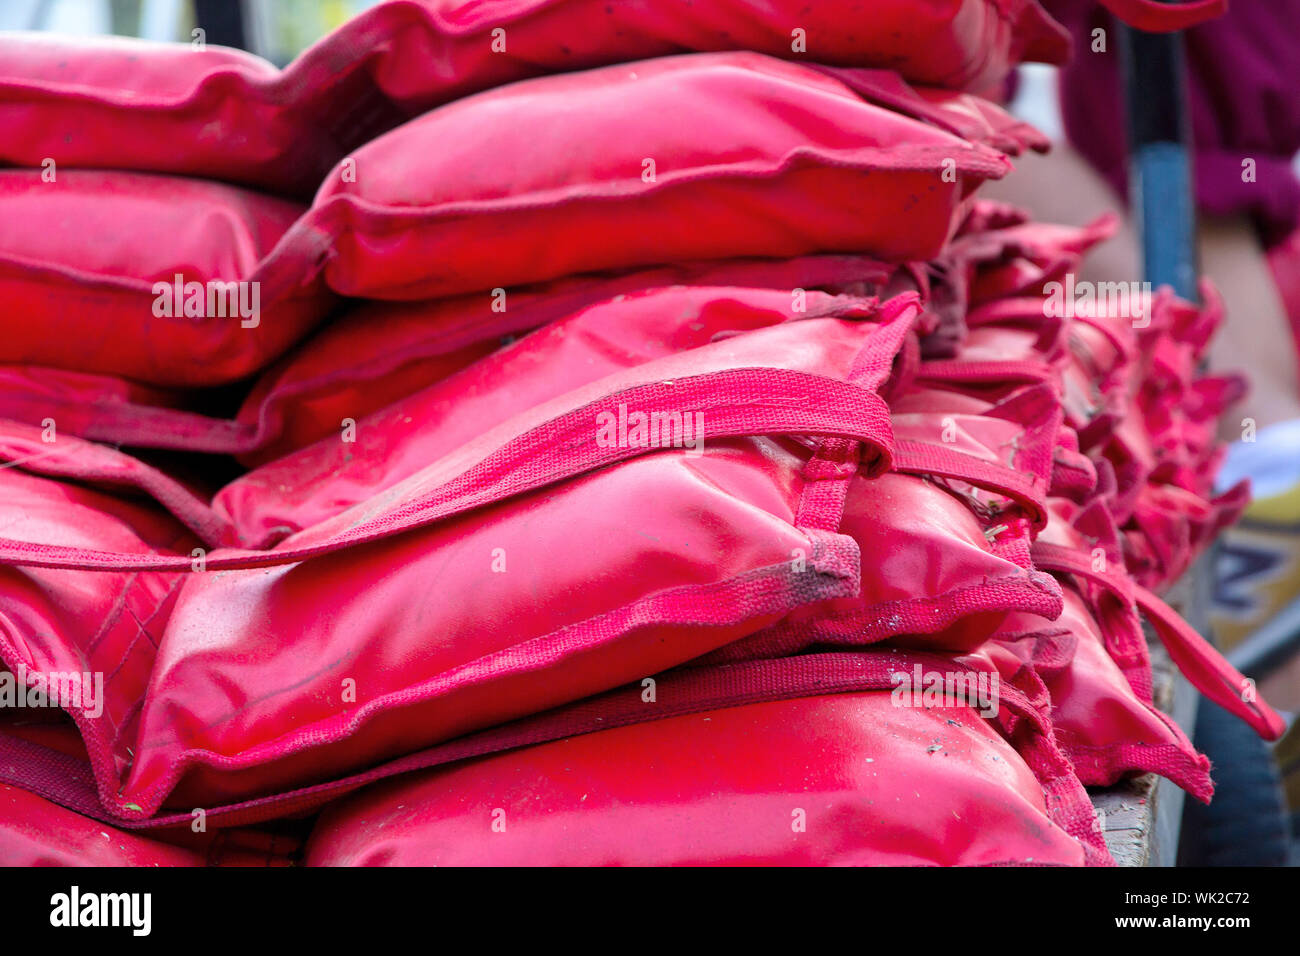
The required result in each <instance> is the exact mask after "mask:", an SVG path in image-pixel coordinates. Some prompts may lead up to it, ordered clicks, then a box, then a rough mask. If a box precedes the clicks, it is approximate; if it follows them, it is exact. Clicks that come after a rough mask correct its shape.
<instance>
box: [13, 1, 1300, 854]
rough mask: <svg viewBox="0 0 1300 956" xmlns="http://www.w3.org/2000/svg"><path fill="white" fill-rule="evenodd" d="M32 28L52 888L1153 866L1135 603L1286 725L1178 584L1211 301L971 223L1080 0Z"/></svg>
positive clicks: (1201, 439)
mask: <svg viewBox="0 0 1300 956" xmlns="http://www.w3.org/2000/svg"><path fill="white" fill-rule="evenodd" d="M462 7H464V9H461V8H462ZM652 7H653V8H654V9H653V10H652V9H651V8H652ZM593 19H594V20H595V21H597V22H598V23H599V24H601V25H600V26H594V25H593V23H592V21H593ZM805 21H807V22H805ZM578 24H581V26H578ZM846 24H851V25H854V26H855V27H857V29H847V28H846ZM576 37H581V38H582V39H581V40H580V41H579V40H577V39H574V38H576ZM0 46H6V48H7V49H8V48H9V47H12V48H13V50H14V51H15V52H14V55H13V56H12V57H7V58H6V59H5V60H4V62H5V64H6V66H5V67H4V68H3V69H5V70H9V71H11V74H12V75H6V76H3V77H0V127H5V128H8V127H11V126H12V127H13V128H15V129H19V130H21V131H23V136H21V137H17V138H8V139H6V140H5V144H4V146H3V147H0V159H4V160H5V161H8V162H13V163H19V164H22V165H23V166H24V167H25V168H16V169H8V170H0V185H4V194H3V196H0V203H4V204H7V205H8V210H9V211H11V212H12V213H13V215H12V216H6V217H2V218H0V221H3V222H5V223H12V224H13V225H11V226H10V227H9V229H12V232H10V233H9V235H7V236H6V235H5V232H6V231H7V230H6V229H5V227H0V281H3V282H5V283H6V285H5V287H4V288H5V289H6V291H9V292H10V293H11V296H12V301H14V302H21V303H22V309H21V310H17V309H16V310H13V311H10V312H8V313H6V315H5V317H4V321H5V324H6V331H8V330H9V329H10V327H12V328H13V330H14V331H13V334H12V335H8V334H7V335H6V336H5V337H3V338H0V361H3V362H5V363H8V364H7V366H6V367H5V368H4V369H3V370H0V414H3V415H4V416H6V417H5V419H4V420H3V421H0V459H2V460H3V464H4V467H3V468H0V486H2V487H3V493H2V494H0V537H2V538H3V540H0V661H2V662H3V665H4V666H5V667H6V668H7V674H4V675H0V676H8V677H10V678H11V680H10V681H9V685H10V687H11V688H12V690H13V694H12V696H13V699H14V701H15V706H12V707H0V757H3V759H0V784H3V785H4V787H5V789H4V790H3V792H0V860H3V861H5V862H32V861H38V860H40V861H49V862H74V863H76V862H82V863H125V862H142V863H161V864H204V863H210V864H211V863H216V864H223V863H232V864H234V863H265V864H276V863H283V862H306V863H309V864H319V865H336V864H354V863H392V864H402V863H530V864H583V863H615V862H623V863H738V862H758V863H857V864H869V863H881V864H895V863H928V864H935V863H938V864H1006V863H1036V864H1050V863H1059V864H1071V865H1073V864H1104V863H1108V862H1110V858H1109V854H1108V852H1107V850H1106V847H1105V844H1104V841H1103V840H1102V837H1101V833H1100V830H1099V828H1098V826H1097V823H1096V820H1095V818H1094V814H1093V811H1092V807H1091V804H1090V802H1089V799H1088V796H1087V793H1086V791H1085V789H1084V787H1085V785H1091V784H1099V785H1101V784H1107V783H1111V782H1114V781H1115V780H1117V779H1119V778H1120V777H1122V776H1124V775H1126V774H1130V773H1137V772H1145V771H1155V772H1159V773H1163V774H1165V775H1166V776H1169V777H1170V778H1171V779H1173V780H1175V781H1176V782H1178V783H1179V784H1180V785H1182V786H1184V787H1186V788H1187V789H1189V790H1190V791H1191V792H1193V793H1195V794H1196V795H1198V796H1200V797H1202V798H1205V797H1208V795H1209V793H1210V789H1211V788H1210V783H1209V778H1208V775H1207V769H1208V768H1207V766H1206V761H1205V760H1204V758H1203V757H1201V756H1200V755H1198V754H1197V753H1196V752H1195V751H1194V749H1193V748H1192V747H1191V745H1190V744H1189V743H1188V742H1187V739H1186V737H1185V735H1183V733H1182V732H1181V731H1180V730H1179V729H1178V728H1177V726H1176V725H1174V724H1173V723H1172V722H1171V721H1170V720H1169V719H1168V718H1167V717H1165V716H1164V715H1162V714H1160V713H1159V712H1158V711H1157V710H1156V709H1155V708H1154V707H1153V705H1152V702H1151V677H1150V666H1149V661H1148V658H1147V650H1146V644H1145V639H1144V637H1143V634H1142V629H1141V624H1140V619H1139V614H1142V615H1145V616H1146V617H1147V618H1148V619H1149V620H1150V621H1151V623H1152V626H1153V627H1154V628H1155V630H1156V632H1157V633H1158V634H1159V635H1160V637H1161V638H1162V640H1164V641H1165V642H1166V644H1167V646H1169V648H1170V651H1171V653H1172V654H1173V656H1174V658H1175V660H1176V661H1177V662H1178V663H1179V664H1180V665H1181V666H1183V668H1184V669H1185V671H1187V673H1188V675H1189V677H1191V678H1192V680H1193V681H1194V682H1196V683H1197V684H1198V686H1200V687H1202V689H1203V690H1205V692H1206V693H1207V694H1208V695H1210V696H1211V697H1212V698H1214V699H1216V700H1218V701H1219V702H1220V703H1223V704H1224V705H1225V706H1228V707H1230V709H1234V710H1235V711H1236V712H1237V713H1239V714H1241V715H1242V716H1243V717H1244V718H1246V719H1248V720H1251V721H1252V722H1253V723H1254V725H1255V726H1257V727H1258V728H1259V729H1260V730H1261V732H1262V733H1265V734H1275V733H1276V731H1277V729H1278V726H1277V718H1276V715H1274V714H1273V713H1272V712H1271V711H1270V710H1268V708H1267V706H1266V705H1264V704H1263V703H1262V702H1259V701H1255V700H1253V698H1252V699H1251V700H1243V699H1242V696H1241V694H1240V693H1239V688H1237V687H1236V686H1235V682H1236V681H1238V680H1239V679H1240V678H1239V675H1236V674H1235V672H1233V671H1231V669H1230V668H1228V667H1227V665H1226V663H1224V662H1223V661H1222V660H1221V658H1219V657H1218V656H1217V655H1216V654H1215V653H1214V652H1213V651H1212V649H1210V648H1209V647H1208V646H1207V645H1205V644H1204V642H1203V641H1201V639H1200V638H1199V637H1198V636H1197V635H1196V634H1195V633H1194V632H1192V631H1191V630H1190V628H1188V627H1187V626H1186V624H1185V623H1183V622H1182V621H1181V620H1180V619H1179V618H1178V617H1177V615H1176V614H1174V613H1173V611H1172V610H1170V609H1169V608H1168V607H1167V606H1166V605H1164V603H1163V602H1161V601H1160V599H1159V598H1158V597H1157V596H1156V595H1155V594H1154V593H1153V592H1152V591H1151V590H1150V588H1152V587H1155V588H1159V587H1160V586H1163V585H1164V584H1167V583H1168V582H1169V581H1170V580H1171V579H1172V578H1173V577H1175V576H1177V574H1178V573H1180V571H1181V569H1182V568H1183V567H1185V566H1186V562H1187V560H1188V559H1189V556H1190V555H1191V554H1193V553H1194V552H1195V551H1196V550H1197V549H1199V548H1201V547H1203V546H1204V544H1205V543H1206V541H1207V540H1208V538H1209V537H1210V536H1211V535H1212V534H1213V531H1214V530H1215V529H1216V528H1217V527H1219V526H1220V525H1221V524H1222V522H1224V521H1226V520H1229V519H1230V517H1231V515H1232V513H1233V510H1234V508H1235V507H1236V506H1237V504H1236V503H1237V501H1238V498H1234V497H1231V496H1229V497H1228V498H1220V499H1213V498H1211V497H1209V491H1208V484H1206V482H1208V480H1209V479H1208V477H1206V476H1207V473H1208V472H1209V471H1211V470H1212V466H1213V463H1214V456H1215V451H1214V448H1213V444H1212V441H1211V423H1212V419H1213V417H1214V415H1215V414H1216V413H1217V411H1218V410H1219V408H1220V407H1221V405H1222V403H1223V402H1224V401H1226V400H1228V399H1229V398H1230V397H1231V395H1232V391H1233V389H1232V386H1231V383H1229V382H1226V381H1217V380H1207V379H1203V378H1199V377H1197V375H1196V371H1195V366H1196V358H1197V356H1198V355H1199V351H1200V350H1201V349H1202V348H1203V346H1204V343H1205V340H1206V338H1207V337H1208V334H1209V333H1210V331H1212V329H1213V326H1214V325H1215V324H1216V322H1217V321H1218V315H1217V312H1216V311H1215V309H1214V308H1213V306H1212V305H1211V306H1209V307H1205V308H1201V307H1197V306H1194V305H1191V304H1188V303H1181V302H1177V301H1175V300H1173V299H1172V298H1171V297H1170V296H1168V295H1167V294H1166V293H1163V292H1161V293H1157V294H1155V295H1153V296H1150V297H1146V298H1141V299H1140V300H1137V301H1136V303H1135V302H1133V301H1129V300H1125V301H1124V302H1122V303H1111V302H1109V301H1106V302H1104V303H1102V305H1101V306H1099V307H1098V306H1097V305H1096V303H1095V302H1094V306H1093V307H1092V308H1091V309H1089V308H1084V307H1083V306H1082V305H1080V304H1079V303H1076V302H1075V301H1074V299H1073V297H1070V298H1069V301H1068V303H1067V304H1068V305H1069V308H1064V309H1063V308H1058V306H1059V305H1060V304H1061V303H1060V302H1059V301H1057V300H1059V299H1062V298H1063V297H1062V296H1060V295H1054V294H1053V292H1052V290H1051V287H1052V286H1053V285H1054V284H1063V283H1066V282H1069V281H1072V277H1073V275H1074V273H1075V271H1076V270H1077V267H1078V264H1079V260H1080V257H1081V256H1082V255H1083V254H1084V252H1086V250H1087V248H1088V247H1089V246H1091V245H1092V244H1093V243H1095V242H1096V241H1098V240H1100V239H1101V238H1102V237H1103V236H1104V235H1105V234H1106V231H1107V228H1108V225H1107V224H1106V223H1105V222H1102V223H1098V224H1096V225H1095V226H1093V227H1089V228H1087V229H1081V230H1073V229H1065V228H1061V227H1050V226H1043V225H1039V224H1034V223H1031V222H1028V221H1026V219H1025V217H1024V216H1023V215H1022V214H1020V213H1018V212H1017V211H1015V210H1012V209H1009V208H1007V207H1003V206H998V205H995V204H988V203H981V202H979V201H977V200H976V199H975V190H976V189H977V187H978V185H979V184H980V182H982V181H984V180H986V179H989V178H995V177H999V176H1002V175H1004V174H1006V173H1007V172H1008V171H1009V170H1010V169H1011V162H1010V160H1009V159H1008V156H1009V155H1011V156H1014V155H1015V154H1017V153H1019V152H1020V151H1021V150H1023V149H1026V148H1044V147H1045V145H1046V144H1045V142H1044V141H1043V139H1042V138H1041V136H1039V134H1037V133H1036V132H1035V131H1033V130H1032V129H1030V128H1028V127H1026V126H1025V125H1024V124H1022V123H1019V122H1017V121H1015V120H1013V119H1012V118H1011V117H1009V116H1008V115H1006V114H1005V113H1003V112H1002V111H1001V110H1000V109H999V108H998V107H997V106H995V105H993V103H992V102H990V101H989V100H986V99H983V98H981V97H979V96H978V95H975V93H974V92H972V90H978V89H986V88H989V87H991V86H992V85H994V84H995V83H996V81H997V80H999V79H1000V78H1001V77H1002V75H1003V74H1004V73H1005V71H1006V69H1007V67H1008V65H1010V64H1013V63H1015V62H1017V61H1018V60H1020V59H1023V58H1026V57H1028V56H1031V55H1032V56H1047V57H1049V58H1051V57H1056V56H1057V55H1058V54H1059V53H1060V52H1061V50H1062V49H1063V46H1062V42H1061V36H1060V33H1059V31H1058V30H1057V29H1056V28H1055V27H1054V25H1053V24H1052V23H1051V22H1050V20H1048V19H1047V18H1046V17H1045V16H1044V15H1043V14H1042V12H1041V11H1040V10H1039V9H1038V7H1037V5H1036V4H1035V3H1032V2H1028V0H1026V2H1016V3H1010V4H1009V3H1006V2H997V3H994V2H989V0H967V2H964V3H958V4H952V5H949V6H947V7H945V8H944V9H943V10H942V11H936V10H935V9H933V7H932V5H928V4H915V3H912V2H910V0H909V2H902V0H900V2H897V3H890V4H884V5H881V4H878V3H873V4H862V3H843V4H830V5H827V6H826V8H825V9H824V10H823V9H822V8H821V7H819V8H818V9H817V10H816V12H813V11H812V10H811V9H810V8H806V6H805V5H802V4H785V3H780V2H774V3H761V4H755V3H737V2H721V3H717V4H692V5H686V4H683V5H676V4H670V5H664V4H653V5H651V4H640V3H628V4H609V5H606V4H595V5H590V4H585V3H580V2H571V3H560V2H536V3H531V4H524V5H521V4H517V3H512V4H500V5H495V6H494V5H492V4H487V5H484V4H474V5H469V4H453V3H431V2H426V3H412V2H396V3H386V4H381V5H380V6H378V7H377V8H375V9H373V10H371V11H369V12H368V13H366V14H364V15H363V16H361V17H359V18H357V20H355V21H353V22H352V23H350V24H348V25H347V26H345V27H344V28H342V29H341V30H340V31H338V32H337V33H336V34H334V35H332V36H331V37H328V38H326V39H325V40H323V41H322V42H321V43H320V44H318V45H317V46H316V47H314V48H313V49H312V50H310V51H308V52H307V53H306V54H304V55H303V57H302V58H301V59H300V60H298V61H297V62H295V63H294V64H293V65H291V66H290V67H289V68H287V69H286V70H285V71H284V72H283V73H278V72H276V71H274V70H272V69H270V68H269V67H266V66H265V65H264V64H261V63H260V62H259V61H256V60H255V59H252V58H249V57H246V56H243V55H241V54H235V53H232V52H230V51H219V50H203V51H196V50H189V49H181V48H172V47H150V46H146V45H136V44H119V43H112V44H101V45H97V44H91V45H89V46H84V47H83V46H81V45H80V44H75V45H72V46H69V45H67V44H64V43H58V42H48V41H41V42H33V41H30V40H28V39H25V38H5V39H4V40H3V42H0ZM128 130H130V131H131V133H130V135H126V131H128ZM42 153H48V154H49V155H48V156H42V155H40V154H42ZM46 158H49V159H50V160H51V162H50V163H48V164H46V163H45V161H44V160H45V159H46ZM94 167H101V168H94ZM217 179H220V180H226V181H227V182H225V183H218V182H216V181H215V180H217ZM234 183H238V184H240V185H232V184H234ZM249 187H255V188H257V189H264V190H269V191H274V192H277V193H280V194H281V195H283V196H284V197H285V198H274V199H273V198H271V197H270V196H268V195H266V194H264V193H261V192H254V191H252V190H251V189H250V188H249ZM313 191H314V198H313V197H312V196H311V193H312V192H313ZM308 200H310V204H309V205H308V204H307V201H308ZM18 222H22V223H24V224H26V223H28V222H31V223H39V224H40V226H41V228H40V229H39V230H38V231H39V232H40V235H39V236H37V237H34V238H32V237H28V236H27V232H30V230H27V232H24V233H23V234H22V236H23V237H22V238H21V239H20V238H19V235H20V234H19V232H18V229H19V226H18ZM86 224H89V225H90V226H91V227H92V228H89V229H87V228H85V226H86ZM6 276H7V277H8V278H6ZM223 304H224V306H225V308H224V312H223V314H220V315H218V314H215V312H216V311H217V310H216V309H214V306H222V305H223ZM1135 304H1136V306H1137V308H1136V309H1135ZM1076 306H1078V308H1076ZM1135 312H1136V313H1140V314H1138V315H1137V316H1136V318H1137V319H1138V320H1139V321H1134V319H1135V314H1134V313H1135ZM124 448H126V449H127V450H123V449H124ZM1169 528H1176V529H1178V533H1179V535H1180V536H1179V537H1171V535H1170V533H1169V531H1168V530H1167V529H1169ZM1130 566H1131V568H1130ZM74 676H75V680H74V679H73V677H74ZM0 689H2V688H0ZM37 691H39V693H38V692H37ZM3 700H4V698H3V697H0V701H3ZM53 705H57V706H58V707H59V708H61V709H62V711H64V712H65V713H66V714H67V715H68V718H70V719H54V712H52V710H51V708H52V706H53ZM33 821H39V825H34V824H33ZM92 821H93V822H92ZM42 833H49V834H50V835H49V836H48V837H42V836H41V834H42ZM95 834H99V835H100V837H101V838H105V839H107V841H108V844H107V845H103V846H101V845H100V844H99V843H97V842H96V841H95V840H94V839H92V837H93V836H94V835H95ZM104 834H108V836H107V837H104V836H103V835H104Z"/></svg>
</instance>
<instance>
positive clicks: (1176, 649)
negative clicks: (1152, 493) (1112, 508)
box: [1033, 502, 1286, 740]
mask: <svg viewBox="0 0 1300 956" xmlns="http://www.w3.org/2000/svg"><path fill="white" fill-rule="evenodd" d="M1099 507H1100V508H1101V509H1102V510H1104V502H1100V503H1099ZM1033 558H1034V564H1035V566H1036V567H1039V568H1042V569H1043V570H1046V571H1051V572H1053V573H1056V574H1067V575H1072V576H1073V577H1074V579H1075V580H1076V581H1079V582H1081V583H1082V584H1085V585H1086V586H1088V587H1090V588H1095V589H1098V590H1099V591H1100V592H1102V593H1103V594H1104V595H1105V597H1106V598H1107V599H1108V600H1109V602H1110V609H1111V611H1112V612H1114V613H1118V614H1121V615H1126V616H1128V617H1129V619H1130V623H1128V624H1127V625H1126V626H1120V627H1115V626H1114V624H1112V625H1111V626H1112V627H1114V630H1113V631H1111V632H1110V633H1108V635H1107V639H1108V642H1109V647H1108V650H1109V651H1110V652H1111V656H1112V658H1114V659H1115V660H1116V663H1117V664H1119V665H1120V667H1121V668H1122V669H1124V671H1125V676H1126V677H1128V679H1129V682H1130V685H1133V686H1134V689H1135V690H1136V691H1137V692H1138V693H1139V694H1140V695H1141V696H1143V697H1144V698H1145V699H1149V697H1150V683H1149V680H1150V679H1149V677H1148V678H1147V679H1146V681H1145V685H1144V684H1143V682H1142V679H1141V669H1142V668H1141V666H1140V665H1138V666H1134V664H1133V663H1132V662H1133V661H1135V660H1137V659H1139V658H1142V657H1145V641H1144V638H1143V636H1142V634H1141V631H1140V630H1139V628H1138V627H1137V626H1136V621H1135V620H1133V619H1132V615H1133V609H1134V608H1136V610H1137V611H1140V612H1141V613H1142V615H1143V616H1144V617H1145V618H1146V620H1147V621H1148V622H1149V623H1150V624H1151V627H1152V629H1153V630H1154V631H1155V633H1156V635H1157V636H1158V637H1159V638H1160V641H1161V643H1162V644H1164V646H1165V649H1166V650H1167V651H1168V652H1169V656H1170V657H1171V658H1172V659H1173V662H1174V664H1175V665H1177V667H1178V668H1179V670H1181V671H1182V672H1183V674H1184V675H1185V676H1186V677H1187V679H1188V680H1189V681H1191V683H1192V685H1193V686H1195V687H1196V689H1197V690H1199V691H1200V692H1201V693H1202V694H1204V695H1205V696H1206V697H1208V698H1209V699H1210V700H1212V701H1214V702H1215V703H1216V704H1218V705H1219V706H1220V707H1222V708H1223V709H1224V710H1226V711H1228V712H1229V713H1231V714H1234V715H1235V716H1237V717H1238V718H1240V719H1241V720H1243V721H1245V722H1246V723H1247V724H1249V725H1250V726H1251V728H1253V729H1254V730H1255V731H1256V733H1258V734H1259V735H1260V736H1261V737H1263V738H1264V739H1266V740H1276V739H1277V738H1278V737H1280V736H1281V735H1282V731H1283V730H1285V728H1286V724H1285V722H1284V721H1283V720H1282V718H1281V717H1280V716H1279V715H1278V714H1277V713H1276V712H1275V711H1274V710H1273V708H1272V707H1270V706H1269V705H1268V703H1267V702H1265V701H1264V700H1263V699H1261V698H1259V697H1257V695H1256V694H1255V691H1254V685H1253V683H1251V682H1250V681H1248V680H1247V679H1246V678H1245V677H1243V676H1242V675H1241V674H1240V673H1239V672H1238V671H1237V670H1236V668H1234V667H1233V666H1232V665H1231V664H1229V663H1228V662H1227V660H1225V659H1224V658H1223V656H1222V655H1221V654H1220V653H1219V652H1218V651H1217V650H1215V648H1214V647H1213V645H1211V644H1209V643H1208V642H1207V641H1206V640H1205V639H1204V638H1203V637H1201V635H1199V634H1197V633H1196V631H1195V630H1193V629H1192V627H1191V626H1190V625H1188V623H1187V622H1186V621H1184V620H1183V619H1182V618H1181V617H1180V616H1179V615H1178V614H1177V612H1175V611H1174V610H1173V608H1171V607H1169V605H1168V604H1166V603H1165V602H1164V601H1162V600H1161V599H1160V598H1159V597H1157V596H1156V595H1155V594H1154V593H1152V592H1151V591H1149V590H1148V589H1146V588H1145V587H1143V586H1142V585H1140V584H1138V583H1136V582H1135V581H1134V580H1133V579H1132V578H1131V577H1130V576H1129V574H1128V572H1127V571H1126V570H1125V566H1124V563H1123V558H1121V557H1120V556H1118V555H1115V554H1111V555H1109V556H1108V557H1107V559H1106V560H1105V561H1098V560H1097V558H1096V556H1095V555H1094V553H1093V552H1092V550H1091V544H1090V543H1089V542H1086V541H1084V540H1083V538H1082V535H1081V534H1080V533H1079V532H1078V530H1077V529H1071V528H1069V527H1068V526H1066V525H1065V524H1064V523H1053V524H1049V526H1048V528H1047V529H1046V531H1045V532H1044V535H1043V536H1042V537H1040V538H1039V539H1038V540H1037V541H1035V542H1034V546H1033ZM1094 606H1096V605H1094ZM1147 670H1148V673H1149V665H1147ZM1135 672H1136V673H1135Z"/></svg>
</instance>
